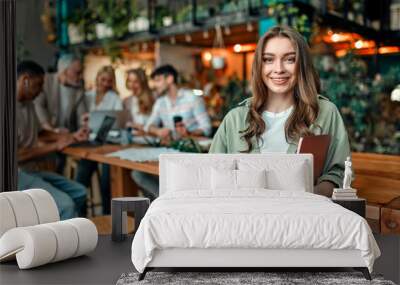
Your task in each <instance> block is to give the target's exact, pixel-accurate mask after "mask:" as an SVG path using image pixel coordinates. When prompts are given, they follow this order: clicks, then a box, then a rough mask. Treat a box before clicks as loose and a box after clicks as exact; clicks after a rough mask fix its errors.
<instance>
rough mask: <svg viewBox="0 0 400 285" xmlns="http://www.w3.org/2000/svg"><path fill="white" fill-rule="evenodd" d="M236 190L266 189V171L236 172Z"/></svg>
mask: <svg viewBox="0 0 400 285" xmlns="http://www.w3.org/2000/svg"><path fill="white" fill-rule="evenodd" d="M236 181H237V187H238V188H267V171H266V170H265V169H263V170H240V169H239V170H236Z"/></svg>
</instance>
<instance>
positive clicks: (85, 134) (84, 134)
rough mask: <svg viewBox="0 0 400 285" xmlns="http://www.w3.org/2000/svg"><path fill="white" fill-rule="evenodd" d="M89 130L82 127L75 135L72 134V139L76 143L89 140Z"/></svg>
mask: <svg viewBox="0 0 400 285" xmlns="http://www.w3.org/2000/svg"><path fill="white" fill-rule="evenodd" d="M89 133H90V130H89V128H87V127H82V128H80V129H79V130H78V131H76V132H75V133H73V138H74V140H75V141H76V142H83V141H87V140H88V139H89Z"/></svg>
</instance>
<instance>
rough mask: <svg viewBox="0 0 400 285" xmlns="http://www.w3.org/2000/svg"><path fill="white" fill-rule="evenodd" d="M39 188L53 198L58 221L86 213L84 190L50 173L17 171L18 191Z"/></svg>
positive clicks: (77, 184)
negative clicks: (57, 212)
mask: <svg viewBox="0 0 400 285" xmlns="http://www.w3.org/2000/svg"><path fill="white" fill-rule="evenodd" d="M30 188H41V189H44V190H46V191H47V192H49V193H50V195H51V196H52V197H53V198H54V200H55V202H56V205H57V208H58V211H59V213H60V219H61V220H66V219H71V218H74V217H76V216H78V215H79V216H83V215H84V213H85V211H86V188H85V187H84V186H83V185H81V184H79V183H77V182H75V181H71V180H68V179H67V178H65V177H64V176H61V175H59V174H56V173H51V172H45V171H43V172H26V171H23V170H19V171H18V190H26V189H30Z"/></svg>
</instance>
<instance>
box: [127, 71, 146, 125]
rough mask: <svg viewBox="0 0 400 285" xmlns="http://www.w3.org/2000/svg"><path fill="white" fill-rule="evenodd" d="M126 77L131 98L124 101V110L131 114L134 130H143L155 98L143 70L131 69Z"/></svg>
mask: <svg viewBox="0 0 400 285" xmlns="http://www.w3.org/2000/svg"><path fill="white" fill-rule="evenodd" d="M126 75H127V76H126V88H127V89H128V90H129V91H131V96H129V97H127V98H125V99H124V101H123V108H124V109H126V110H129V111H130V112H131V115H132V121H133V123H132V126H133V128H134V129H136V130H143V126H144V125H145V124H146V122H147V120H148V118H149V116H150V114H151V110H152V108H153V104H154V98H153V96H152V94H151V91H150V88H149V84H148V82H147V77H146V73H145V72H144V70H143V69H142V68H135V69H130V70H128V71H127V72H126Z"/></svg>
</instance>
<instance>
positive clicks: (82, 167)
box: [75, 159, 111, 215]
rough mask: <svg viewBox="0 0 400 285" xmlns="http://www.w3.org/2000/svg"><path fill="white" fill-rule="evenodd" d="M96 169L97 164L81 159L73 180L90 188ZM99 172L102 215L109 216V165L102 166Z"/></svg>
mask: <svg viewBox="0 0 400 285" xmlns="http://www.w3.org/2000/svg"><path fill="white" fill-rule="evenodd" d="M96 169H97V162H95V161H91V160H86V159H81V160H80V161H79V162H78V170H77V172H76V177H75V180H76V181H77V182H79V183H81V184H83V185H85V186H86V187H90V184H91V182H92V174H93V173H94V172H95V171H96ZM101 172H102V173H101V176H100V191H101V203H102V206H103V214H104V215H109V214H110V213H111V192H110V165H108V164H102V171H101Z"/></svg>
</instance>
